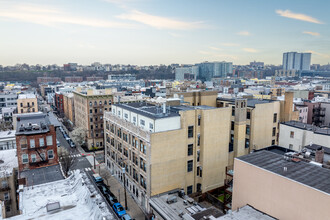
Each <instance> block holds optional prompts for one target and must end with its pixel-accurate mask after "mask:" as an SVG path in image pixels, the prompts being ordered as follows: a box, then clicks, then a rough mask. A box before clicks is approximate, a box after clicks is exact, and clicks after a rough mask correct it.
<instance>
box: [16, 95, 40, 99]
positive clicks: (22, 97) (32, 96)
mask: <svg viewBox="0 0 330 220" xmlns="http://www.w3.org/2000/svg"><path fill="white" fill-rule="evenodd" d="M34 98H36V95H35V94H21V95H18V99H34Z"/></svg>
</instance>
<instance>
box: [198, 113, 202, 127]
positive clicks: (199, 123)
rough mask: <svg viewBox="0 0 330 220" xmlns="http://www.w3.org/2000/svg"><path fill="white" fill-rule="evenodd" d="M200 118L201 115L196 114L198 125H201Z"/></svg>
mask: <svg viewBox="0 0 330 220" xmlns="http://www.w3.org/2000/svg"><path fill="white" fill-rule="evenodd" d="M201 118H202V116H201V115H198V126H201Z"/></svg>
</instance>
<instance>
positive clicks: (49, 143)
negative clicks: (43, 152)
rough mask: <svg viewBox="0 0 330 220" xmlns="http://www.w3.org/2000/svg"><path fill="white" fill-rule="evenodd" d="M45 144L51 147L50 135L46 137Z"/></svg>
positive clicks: (51, 137) (51, 139)
mask: <svg viewBox="0 0 330 220" xmlns="http://www.w3.org/2000/svg"><path fill="white" fill-rule="evenodd" d="M46 143H47V146H53V136H52V135H48V136H46Z"/></svg>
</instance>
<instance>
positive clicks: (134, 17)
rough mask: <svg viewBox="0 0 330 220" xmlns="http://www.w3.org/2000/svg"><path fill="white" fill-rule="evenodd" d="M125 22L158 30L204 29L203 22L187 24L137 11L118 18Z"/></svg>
mask: <svg viewBox="0 0 330 220" xmlns="http://www.w3.org/2000/svg"><path fill="white" fill-rule="evenodd" d="M116 17H117V18H120V19H123V20H130V21H136V22H139V23H142V24H145V25H148V26H151V27H154V28H157V29H170V30H189V29H199V28H202V27H203V26H205V25H203V22H201V21H198V22H185V21H179V20H175V19H172V18H167V17H161V16H155V15H150V14H146V13H143V12H140V11H137V10H132V11H131V12H130V13H126V14H122V15H119V16H116Z"/></svg>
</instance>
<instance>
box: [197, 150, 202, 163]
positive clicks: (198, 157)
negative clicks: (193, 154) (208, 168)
mask: <svg viewBox="0 0 330 220" xmlns="http://www.w3.org/2000/svg"><path fill="white" fill-rule="evenodd" d="M200 156H201V151H200V150H198V151H197V162H199V160H200Z"/></svg>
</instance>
